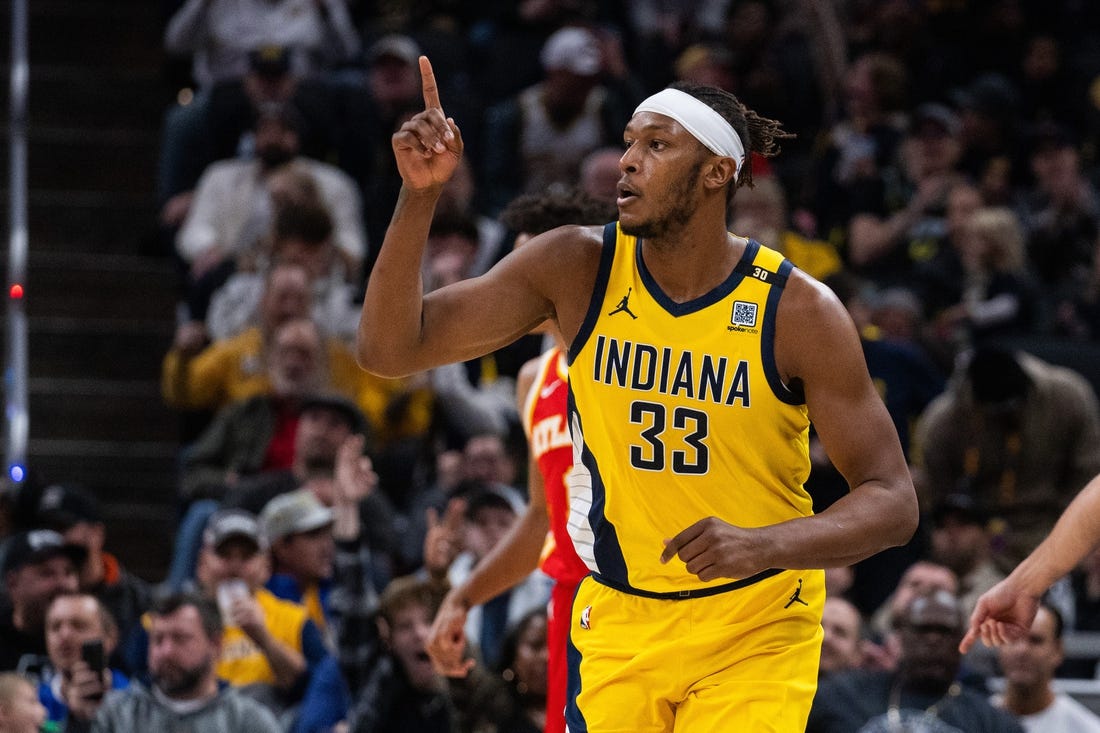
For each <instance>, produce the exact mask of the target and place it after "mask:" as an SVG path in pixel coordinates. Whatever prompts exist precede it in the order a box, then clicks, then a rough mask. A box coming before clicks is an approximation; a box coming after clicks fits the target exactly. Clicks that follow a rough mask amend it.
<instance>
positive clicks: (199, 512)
mask: <svg viewBox="0 0 1100 733" xmlns="http://www.w3.org/2000/svg"><path fill="white" fill-rule="evenodd" d="M365 429H366V421H365V419H364V417H363V413H362V411H360V410H359V408H358V407H357V406H356V405H355V403H353V402H352V401H351V400H349V399H347V398H346V397H343V396H342V395H339V394H336V393H331V392H318V393H315V394H310V395H307V396H305V397H304V398H303V399H302V400H301V401H300V403H299V409H298V415H297V427H296V429H295V433H294V443H293V460H292V461H291V465H290V466H289V467H287V468H281V469H272V470H263V471H259V472H257V473H255V474H254V475H251V476H242V477H241V478H240V480H239V481H238V482H237V483H236V485H235V486H234V488H233V490H232V491H230V492H228V493H227V494H226V495H225V497H224V500H223V502H218V501H214V500H204V501H198V502H195V503H194V504H192V506H191V507H190V508H189V509H188V512H187V514H186V515H185V517H184V519H183V521H182V522H181V524H180V528H179V530H178V532H177V534H176V545H175V548H174V550H173V558H172V564H171V568H170V570H169V573H168V578H167V580H166V583H167V585H169V586H170V587H172V588H180V587H181V586H182V584H183V583H184V582H185V581H186V580H187V579H189V578H190V577H191V575H192V573H193V572H194V567H195V562H196V558H197V556H198V548H199V545H200V537H201V535H202V531H203V527H204V526H205V523H206V521H207V519H208V518H209V517H210V515H211V514H213V513H214V512H215V511H216V510H217V509H218V508H219V506H221V505H222V504H224V505H225V506H226V507H230V508H241V509H245V510H246V511H249V512H253V513H258V512H260V511H261V510H262V509H263V507H264V506H265V505H266V504H267V503H268V502H269V501H271V500H272V499H274V498H275V497H276V496H279V495H280V494H284V493H286V492H289V491H294V490H295V489H299V488H307V489H309V490H310V491H312V492H314V494H315V495H316V496H317V497H318V498H319V499H320V500H321V503H322V504H325V505H326V506H332V505H334V503H335V502H336V501H337V500H338V498H339V496H340V493H339V491H338V489H337V487H336V481H337V467H338V465H339V458H340V456H341V451H342V450H348V451H351V452H353V453H354V454H355V455H356V456H358V457H359V458H360V459H361V460H362V461H364V462H365V465H366V466H367V468H368V469H369V468H370V459H369V458H367V457H366V456H364V455H363V451H364V447H365V444H366V440H365V436H364V434H363V433H364V430H365ZM358 465H359V464H358V463H356V466H358ZM360 478H361V479H362V480H369V481H370V482H371V483H370V487H369V488H370V489H371V490H369V491H364V492H362V493H363V495H362V496H361V497H360V498H359V499H358V500H357V503H358V506H359V511H360V514H361V516H362V518H363V532H362V540H363V542H364V543H365V544H366V545H367V547H369V548H370V550H371V551H372V552H373V553H374V554H373V557H372V563H371V567H372V568H373V569H374V570H375V571H376V572H377V573H378V575H377V577H375V578H374V581H375V585H376V587H377V588H382V587H384V586H385V584H386V582H388V580H389V576H390V572H389V566H388V562H387V560H388V558H389V557H390V551H391V547H392V544H393V538H392V525H393V520H392V516H393V509H392V508H391V506H390V504H389V502H388V501H387V500H386V497H385V496H384V495H383V494H382V493H381V492H379V491H374V490H373V489H374V488H375V486H376V482H377V477H376V476H375V475H374V473H373V471H368V472H367V473H366V475H365V477H360Z"/></svg>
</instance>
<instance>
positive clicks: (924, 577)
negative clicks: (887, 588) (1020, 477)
mask: <svg viewBox="0 0 1100 733" xmlns="http://www.w3.org/2000/svg"><path fill="white" fill-rule="evenodd" d="M935 590H944V591H947V592H948V593H950V594H951V595H957V594H958V591H959V579H958V578H957V577H956V576H955V573H953V572H952V571H951V569H950V568H948V567H946V566H944V565H940V564H939V563H935V562H931V561H928V560H918V561H917V562H915V563H913V564H912V565H910V566H909V567H908V568H907V569H906V571H905V573H904V574H903V575H902V576H901V580H900V581H898V585H897V588H895V589H894V592H893V593H892V594H891V595H890V597H889V598H887V599H886V602H885V603H883V604H882V606H881V607H880V608H879V609H878V610H877V611H875V613H874V615H873V616H872V617H871V629H872V631H874V633H875V634H877V635H878V636H879V639H880V642H881V644H880V647H881V650H882V653H881V654H878V655H876V656H877V659H875V660H874V666H877V667H880V668H885V669H893V668H894V666H895V665H896V664H897V661H898V655H899V654H900V653H901V643H900V642H901V639H900V637H899V636H898V634H897V630H898V621H899V619H900V618H901V617H902V614H903V613H904V612H905V608H906V607H907V606H908V605H909V604H910V603H911V602H912V601H913V599H914V598H916V597H917V596H920V595H924V594H926V593H930V592H932V591H935Z"/></svg>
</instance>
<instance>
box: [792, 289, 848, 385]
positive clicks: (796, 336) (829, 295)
mask: <svg viewBox="0 0 1100 733" xmlns="http://www.w3.org/2000/svg"><path fill="white" fill-rule="evenodd" d="M853 343H854V344H857V345H858V334H857V333H856V330H855V325H854V324H853V323H852V319H851V317H850V316H849V315H848V311H847V310H846V309H845V307H844V304H843V303H841V302H840V299H839V298H838V297H837V296H836V293H834V292H833V291H832V290H831V289H830V288H829V287H828V286H827V285H825V284H824V283H822V282H820V281H819V280H816V279H814V278H812V277H810V276H809V275H807V274H806V273H805V272H803V271H802V270H799V269H798V268H795V269H793V270H791V275H790V278H789V279H788V281H787V284H786V286H785V287H784V290H783V296H782V297H781V298H780V300H779V310H778V312H777V313H776V328H775V356H776V362H777V365H778V366H779V369H780V373H781V374H782V375H784V377H785V378H796V377H801V376H805V374H804V371H805V370H804V366H803V365H804V364H805V363H806V361H807V357H811V358H812V357H814V356H816V355H828V354H830V353H834V354H835V353H836V352H835V351H834V349H836V348H849V347H850V346H851V345H852V344H853Z"/></svg>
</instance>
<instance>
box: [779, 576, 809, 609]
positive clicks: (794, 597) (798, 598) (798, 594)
mask: <svg viewBox="0 0 1100 733" xmlns="http://www.w3.org/2000/svg"><path fill="white" fill-rule="evenodd" d="M792 603H801V604H802V605H803V606H808V605H810V604H809V603H806V601H804V600H802V578H799V579H798V587H797V588H795V589H794V593H791V598H790V600H789V601H787V605H785V606H783V608H790V607H791V604H792Z"/></svg>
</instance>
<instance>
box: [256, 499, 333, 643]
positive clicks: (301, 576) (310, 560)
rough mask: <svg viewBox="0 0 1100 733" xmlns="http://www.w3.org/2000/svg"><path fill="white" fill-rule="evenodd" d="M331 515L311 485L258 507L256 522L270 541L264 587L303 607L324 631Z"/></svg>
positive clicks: (330, 560)
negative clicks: (269, 571) (309, 487)
mask: <svg viewBox="0 0 1100 733" xmlns="http://www.w3.org/2000/svg"><path fill="white" fill-rule="evenodd" d="M334 521H335V515H334V514H333V511H332V509H331V508H330V507H327V506H325V505H324V504H322V503H321V500H320V499H318V498H317V496H316V494H314V493H313V492H312V491H310V490H309V489H297V490H295V491H291V492H288V493H286V494H280V495H279V496H276V497H275V498H274V499H272V500H271V501H269V502H268V503H267V504H266V505H265V506H264V508H263V511H261V512H260V524H261V525H262V526H263V530H264V534H265V535H266V536H267V539H268V542H269V543H270V544H271V570H272V572H271V578H270V579H269V580H268V581H267V589H268V590H270V591H271V592H272V593H274V594H275V595H277V596H278V597H279V598H285V599H286V600H290V601H294V602H295V603H299V604H301V605H303V606H305V607H306V610H307V611H308V612H309V617H310V619H311V620H312V621H313V622H314V623H315V624H317V626H318V627H319V628H320V629H321V630H322V631H323V630H325V629H326V628H327V626H328V621H327V610H326V606H327V602H328V594H329V592H330V591H331V590H332V588H331V585H330V583H331V581H332V572H333V562H334V555H335V552H336V543H335V542H334V540H333V535H332V524H333V522H334Z"/></svg>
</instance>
